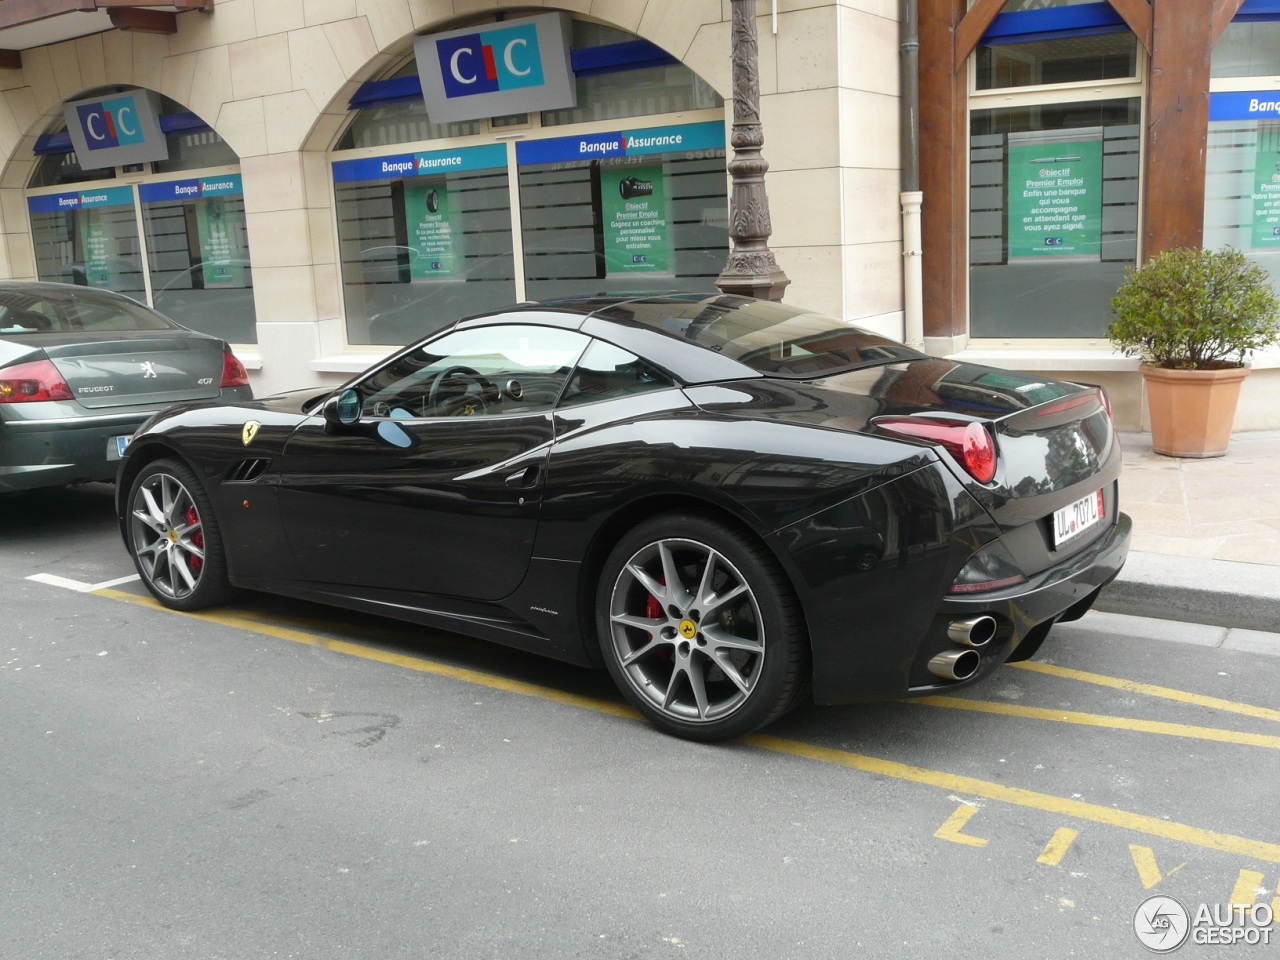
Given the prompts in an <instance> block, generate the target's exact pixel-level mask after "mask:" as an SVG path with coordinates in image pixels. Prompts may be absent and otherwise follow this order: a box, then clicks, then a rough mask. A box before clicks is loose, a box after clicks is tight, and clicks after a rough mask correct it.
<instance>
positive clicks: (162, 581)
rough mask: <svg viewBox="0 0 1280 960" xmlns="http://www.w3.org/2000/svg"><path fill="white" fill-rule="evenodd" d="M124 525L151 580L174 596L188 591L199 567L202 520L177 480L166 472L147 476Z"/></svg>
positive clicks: (201, 561) (178, 597)
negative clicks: (128, 527) (127, 527)
mask: <svg viewBox="0 0 1280 960" xmlns="http://www.w3.org/2000/svg"><path fill="white" fill-rule="evenodd" d="M129 526H130V534H131V537H132V541H133V552H134V553H135V554H136V555H137V557H138V565H139V567H140V568H141V570H142V573H143V576H145V577H146V578H147V580H148V582H149V583H150V584H151V586H153V587H154V588H155V589H156V591H157V592H159V593H162V594H164V595H165V596H166V597H172V598H173V599H175V600H182V599H185V598H186V597H189V596H191V594H192V593H193V592H194V591H195V589H196V587H197V586H199V585H200V577H201V574H202V573H203V572H204V562H205V555H204V525H203V523H201V521H200V510H199V508H198V507H197V506H196V503H195V501H194V500H193V499H192V497H191V493H190V492H189V491H188V490H187V488H186V487H185V486H183V484H182V482H181V481H180V480H178V478H177V477H175V476H173V475H172V474H169V473H155V474H152V475H151V476H150V477H148V478H147V479H146V480H145V481H144V482H143V483H142V484H141V485H140V486H139V487H138V489H137V491H136V492H135V493H134V496H133V505H132V513H131V519H130V524H129Z"/></svg>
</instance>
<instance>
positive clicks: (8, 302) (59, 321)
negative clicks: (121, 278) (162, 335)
mask: <svg viewBox="0 0 1280 960" xmlns="http://www.w3.org/2000/svg"><path fill="white" fill-rule="evenodd" d="M176 328H177V325H176V324H174V323H173V322H171V321H169V320H166V319H165V318H164V317H162V316H161V315H160V314H158V313H156V312H155V311H153V310H148V309H147V308H146V307H144V306H142V305H141V304H139V303H134V302H133V301H132V300H129V299H128V298H126V297H112V296H105V295H103V294H99V293H93V292H92V291H85V292H83V293H81V292H79V291H75V290H69V291H56V292H54V291H48V290H30V291H27V290H0V336H5V337H13V336H23V335H25V334H36V333H82V332H83V333H129V332H133V331H140V330H173V329H176Z"/></svg>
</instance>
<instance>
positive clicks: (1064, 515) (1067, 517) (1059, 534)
mask: <svg viewBox="0 0 1280 960" xmlns="http://www.w3.org/2000/svg"><path fill="white" fill-rule="evenodd" d="M1105 513H1106V511H1105V510H1104V508H1103V505H1102V491H1101V490H1096V491H1094V492H1093V493H1091V494H1089V495H1088V496H1087V497H1083V498H1081V499H1080V500H1077V501H1076V502H1075V503H1069V504H1067V505H1066V506H1065V507H1062V508H1061V509H1059V510H1055V511H1053V546H1054V549H1057V548H1058V547H1060V546H1062V545H1063V544H1064V543H1066V542H1067V541H1068V540H1070V539H1072V538H1074V537H1078V536H1080V534H1082V533H1084V532H1085V531H1086V530H1088V529H1089V528H1090V527H1092V526H1094V525H1096V524H1097V523H1098V521H1100V520H1101V519H1102V518H1103V516H1104V515H1105Z"/></svg>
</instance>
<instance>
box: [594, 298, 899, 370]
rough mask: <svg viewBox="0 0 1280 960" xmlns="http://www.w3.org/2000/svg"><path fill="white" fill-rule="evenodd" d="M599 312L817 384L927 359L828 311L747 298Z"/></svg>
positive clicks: (657, 302)
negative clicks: (822, 378) (864, 369)
mask: <svg viewBox="0 0 1280 960" xmlns="http://www.w3.org/2000/svg"><path fill="white" fill-rule="evenodd" d="M599 315H600V316H601V317H605V318H607V319H610V320H614V321H618V322H623V323H627V322H630V323H636V324H640V325H642V326H646V327H649V328H651V329H654V330H657V331H660V332H662V333H665V334H667V335H669V336H672V337H676V338H678V339H681V340H688V341H690V342H692V343H695V344H698V345H699V346H702V347H705V348H707V349H708V350H714V351H715V352H716V353H720V354H723V355H724V356H726V357H730V358H731V359H733V360H737V361H738V362H739V363H742V364H745V365H746V366H748V367H750V368H751V369H753V370H756V371H758V372H760V373H763V374H767V375H769V376H783V377H797V378H801V379H809V378H813V377H820V376H824V375H825V374H829V373H837V372H839V371H841V370H850V369H854V368H857V367H865V366H874V365H877V364H883V363H892V362H893V361H895V360H912V359H915V358H918V357H920V356H923V354H921V353H920V352H919V351H916V350H912V349H911V348H910V347H908V346H905V345H904V344H901V343H899V342H897V341H896V340H890V339H889V338H888V337H883V336H881V335H880V334H878V333H875V332H873V331H871V330H865V329H863V328H862V327H857V326H854V325H853V324H851V323H846V322H845V321H843V320H837V319H835V318H834V317H828V316H826V315H825V314H821V313H813V312H812V311H808V310H803V309H799V308H796V307H790V306H786V305H784V304H781V303H771V302H769V301H764V300H751V299H748V298H745V297H735V296H716V297H702V298H692V297H661V298H653V299H648V300H631V301H626V302H623V303H617V304H614V305H612V306H610V307H607V308H605V309H604V310H601V311H600V313H599Z"/></svg>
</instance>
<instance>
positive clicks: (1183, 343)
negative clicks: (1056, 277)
mask: <svg viewBox="0 0 1280 960" xmlns="http://www.w3.org/2000/svg"><path fill="white" fill-rule="evenodd" d="M1111 311H1112V313H1113V314H1114V315H1115V319H1114V320H1113V321H1112V323H1111V327H1110V329H1109V330H1108V331H1107V336H1108V337H1110V338H1111V340H1112V342H1113V343H1115V344H1116V346H1118V347H1120V348H1121V349H1122V350H1123V351H1124V352H1125V353H1126V354H1128V355H1129V356H1139V357H1142V359H1143V360H1145V361H1146V362H1148V363H1151V364H1154V365H1155V366H1159V367H1167V368H1169V369H1172V370H1214V369H1220V368H1222V367H1239V366H1243V365H1244V360H1245V355H1246V354H1247V353H1249V352H1251V351H1253V350H1259V349H1261V348H1263V347H1266V346H1268V345H1270V344H1273V343H1276V342H1277V341H1280V325H1277V314H1278V313H1280V301H1278V300H1277V298H1276V294H1275V291H1274V290H1273V289H1272V287H1271V278H1270V276H1269V275H1268V274H1267V272H1266V271H1265V270H1263V269H1262V268H1261V267H1260V266H1258V265H1257V264H1256V263H1254V262H1253V261H1251V260H1249V259H1247V258H1246V257H1245V255H1244V254H1243V253H1241V252H1240V251H1239V250H1234V249H1231V248H1227V249H1224V250H1200V249H1196V248H1194V247H1175V248H1173V249H1170V250H1166V251H1164V252H1163V253H1160V254H1158V255H1156V256H1154V257H1152V258H1151V259H1150V260H1148V261H1147V262H1146V263H1144V264H1143V265H1142V266H1140V267H1138V268H1136V269H1135V268H1133V267H1130V268H1129V270H1128V271H1127V272H1126V274H1125V280H1124V283H1123V284H1121V286H1120V289H1119V290H1118V291H1117V293H1116V295H1115V298H1114V299H1113V300H1112V301H1111Z"/></svg>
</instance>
